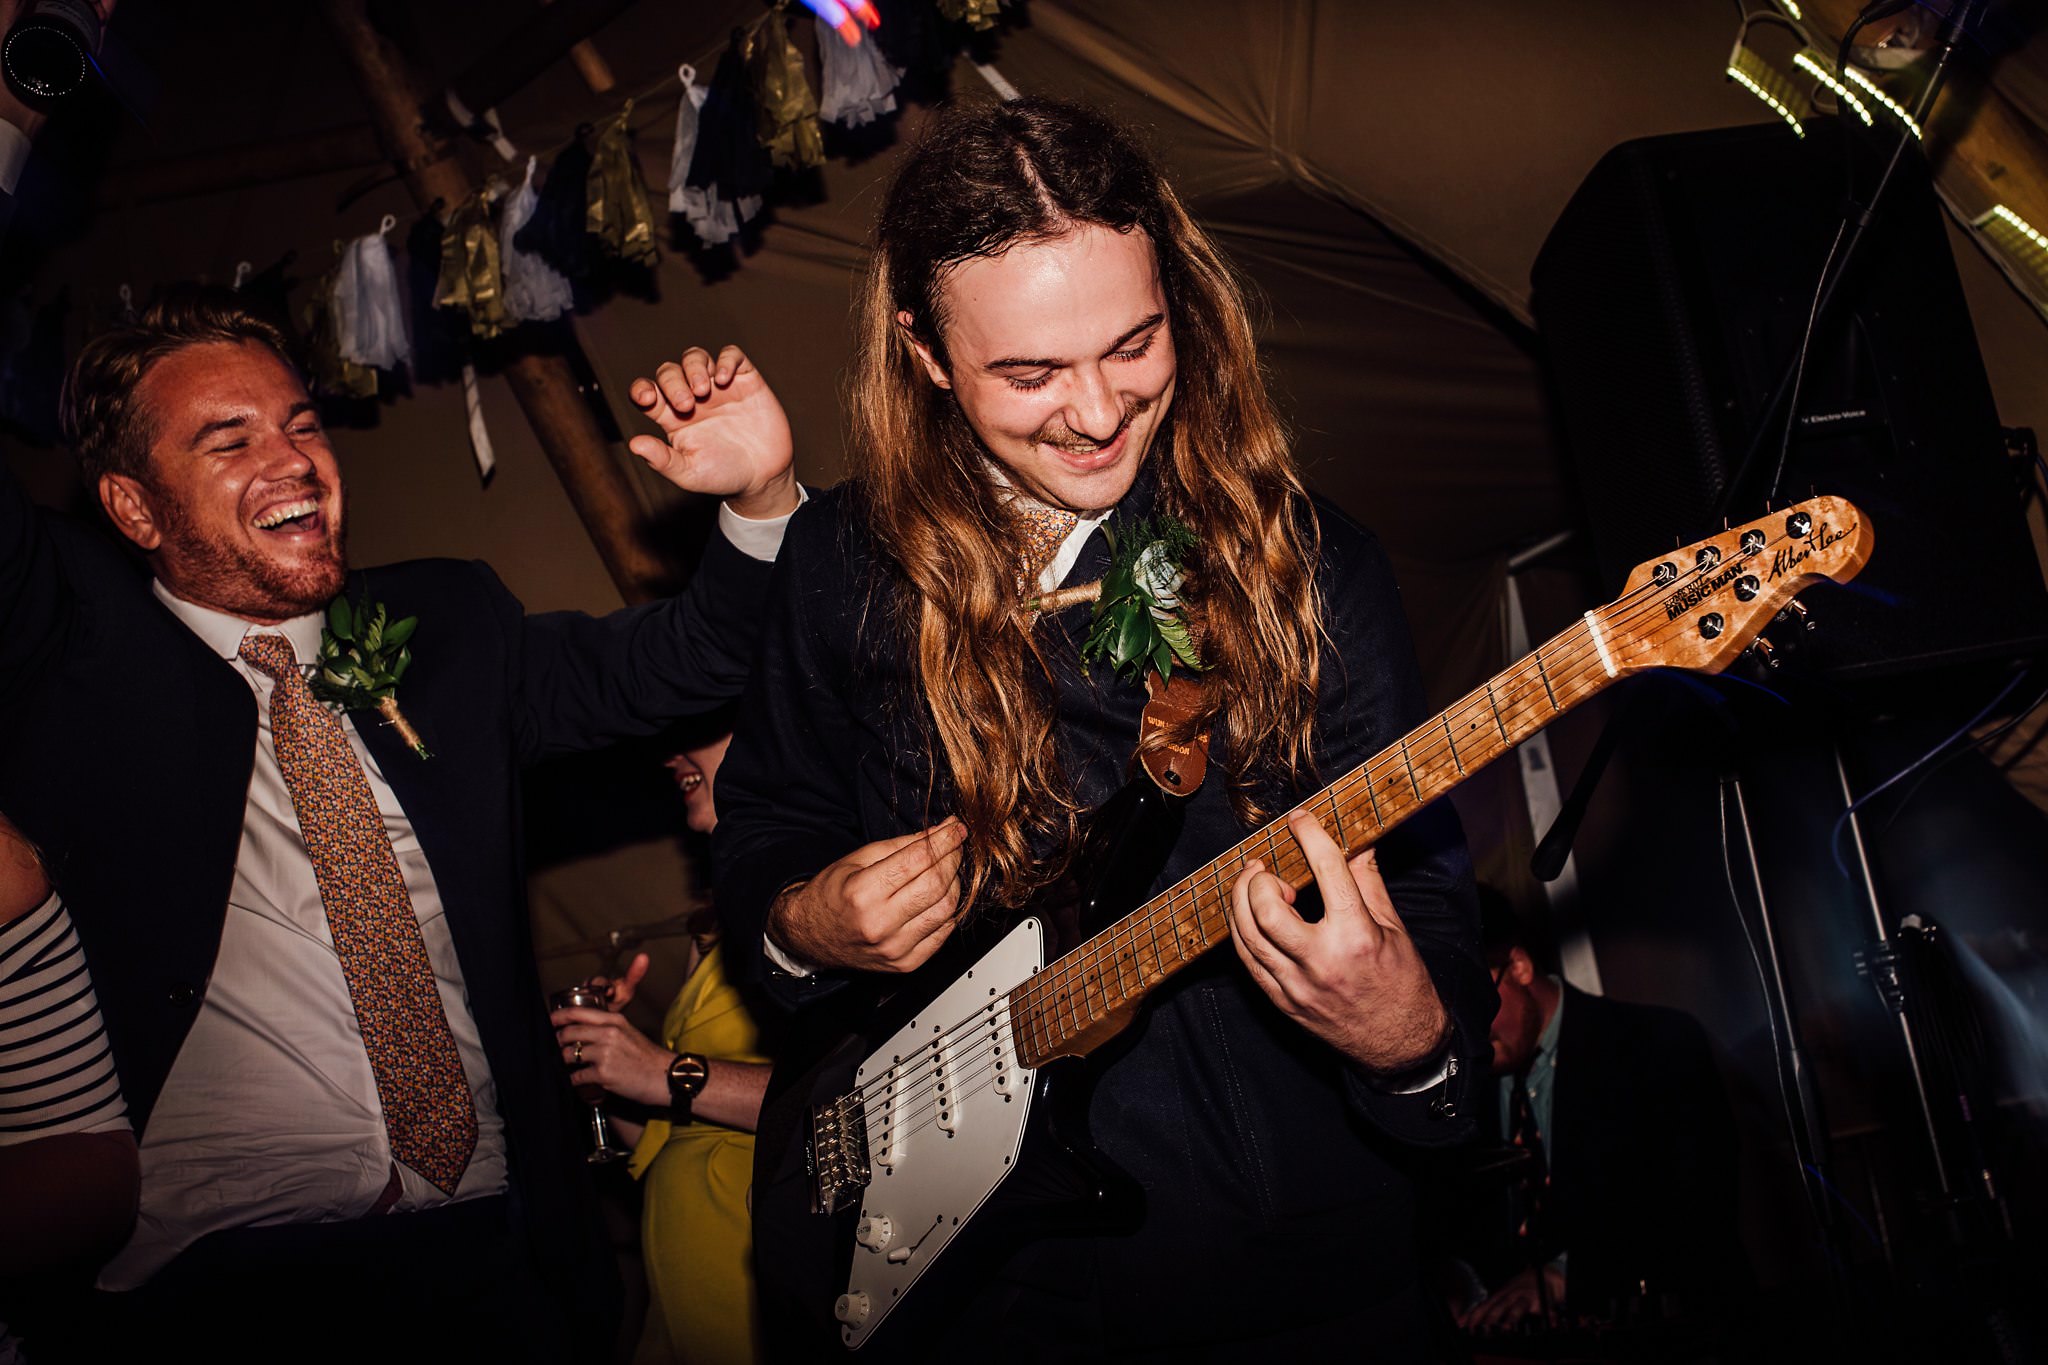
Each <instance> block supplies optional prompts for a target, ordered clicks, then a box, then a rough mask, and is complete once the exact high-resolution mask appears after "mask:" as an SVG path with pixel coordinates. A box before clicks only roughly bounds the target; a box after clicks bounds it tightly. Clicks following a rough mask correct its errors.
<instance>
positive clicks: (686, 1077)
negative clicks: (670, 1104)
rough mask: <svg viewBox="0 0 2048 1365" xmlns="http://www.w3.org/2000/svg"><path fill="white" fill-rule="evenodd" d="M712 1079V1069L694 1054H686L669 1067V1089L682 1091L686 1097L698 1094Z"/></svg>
mask: <svg viewBox="0 0 2048 1365" xmlns="http://www.w3.org/2000/svg"><path fill="white" fill-rule="evenodd" d="M710 1079H711V1071H710V1068H709V1067H707V1066H706V1065H705V1063H704V1059H703V1058H702V1057H699V1056H698V1055H697V1054H696V1053H694V1052H686V1053H684V1054H683V1055H682V1056H680V1057H678V1058H676V1059H675V1060H674V1061H673V1062H670V1063H669V1065H668V1084H669V1089H671V1090H677V1091H681V1092H682V1093H683V1094H685V1095H694V1094H696V1093H697V1092H698V1091H700V1090H702V1089H703V1088H704V1083H705V1082H706V1081H708V1080H710Z"/></svg>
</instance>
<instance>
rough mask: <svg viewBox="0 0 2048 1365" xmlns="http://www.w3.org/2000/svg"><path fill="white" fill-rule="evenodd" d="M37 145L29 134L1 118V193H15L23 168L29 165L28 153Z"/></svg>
mask: <svg viewBox="0 0 2048 1365" xmlns="http://www.w3.org/2000/svg"><path fill="white" fill-rule="evenodd" d="M33 146H35V144H34V143H33V142H30V141H29V139H28V134H27V133H24V132H22V131H21V129H19V128H17V127H15V126H14V125H13V124H11V123H9V122H8V121H7V120H6V119H0V194H13V193H14V187H15V186H16V185H19V184H20V183H21V168H22V167H24V166H26V165H28V153H29V149H30V148H31V147H33Z"/></svg>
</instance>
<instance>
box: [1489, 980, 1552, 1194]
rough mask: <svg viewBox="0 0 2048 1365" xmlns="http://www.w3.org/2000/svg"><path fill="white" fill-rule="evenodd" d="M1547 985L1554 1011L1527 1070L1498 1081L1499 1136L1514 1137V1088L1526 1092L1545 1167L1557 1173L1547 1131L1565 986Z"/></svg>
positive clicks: (1537, 1041) (1550, 1135) (1504, 1138)
mask: <svg viewBox="0 0 2048 1365" xmlns="http://www.w3.org/2000/svg"><path fill="white" fill-rule="evenodd" d="M1550 984H1551V986H1552V987H1554V988H1555V989H1556V991H1557V1008H1556V1009H1554V1010H1552V1011H1551V1012H1550V1022H1549V1023H1547V1024H1545V1025H1544V1026H1543V1033H1542V1035H1541V1036H1540V1037H1538V1038H1537V1040H1536V1055H1535V1056H1534V1057H1532V1058H1531V1059H1530V1060H1529V1070H1528V1071H1527V1072H1526V1073H1525V1074H1523V1075H1521V1076H1503V1077H1501V1078H1500V1135H1501V1138H1502V1139H1503V1140H1506V1139H1509V1138H1512V1137H1513V1136H1514V1122H1515V1087H1516V1086H1517V1085H1520V1086H1522V1087H1524V1088H1525V1089H1527V1091H1528V1092H1529V1108H1530V1111H1531V1112H1533V1113H1534V1114H1535V1115H1536V1131H1537V1132H1538V1133H1540V1134H1542V1136H1543V1160H1544V1163H1545V1164H1546V1165H1548V1166H1549V1167H1550V1169H1552V1170H1556V1169H1557V1143H1556V1141H1555V1139H1554V1137H1553V1135H1552V1133H1551V1128H1550V1101H1551V1097H1552V1096H1554V1095H1555V1094H1556V1093H1557V1034H1558V1029H1559V1028H1560V1026H1561V1025H1562V1024H1563V1023H1564V982H1563V980H1562V979H1560V978H1558V977H1556V976H1553V977H1551V978H1550Z"/></svg>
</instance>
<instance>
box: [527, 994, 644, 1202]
mask: <svg viewBox="0 0 2048 1365" xmlns="http://www.w3.org/2000/svg"><path fill="white" fill-rule="evenodd" d="M605 1004H606V1002H605V998H604V993H603V992H602V991H596V990H592V989H591V988H590V987H588V986H570V987H568V988H567V989H566V990H559V991H556V992H555V993H554V994H553V995H551V996H549V997H548V1008H549V1009H556V1010H576V1009H582V1010H601V1009H603V1008H605ZM576 1098H577V1099H579V1100H582V1101H583V1102H584V1103H585V1104H587V1105H589V1106H590V1141H591V1151H590V1154H589V1155H588V1156H586V1157H584V1158H583V1159H584V1160H585V1161H588V1162H590V1163H592V1164H593V1165H595V1164H598V1163H602V1162H606V1161H619V1160H623V1159H624V1158H626V1157H629V1156H631V1155H633V1154H632V1153H631V1152H629V1151H627V1150H626V1149H625V1148H623V1147H621V1146H619V1145H618V1144H616V1143H614V1142H613V1141H612V1130H611V1125H610V1124H608V1123H606V1122H605V1121H604V1087H603V1086H601V1085H595V1084H592V1083H590V1082H587V1081H586V1082H584V1083H583V1084H581V1085H579V1086H577V1087H576Z"/></svg>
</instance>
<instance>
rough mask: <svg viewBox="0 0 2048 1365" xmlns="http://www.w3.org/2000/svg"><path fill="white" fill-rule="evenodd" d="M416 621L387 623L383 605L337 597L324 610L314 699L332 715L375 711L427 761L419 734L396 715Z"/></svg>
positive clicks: (314, 672)
mask: <svg viewBox="0 0 2048 1365" xmlns="http://www.w3.org/2000/svg"><path fill="white" fill-rule="evenodd" d="M419 623H420V618H419V617H417V616H408V617H406V618H405V619H404V620H402V621H392V620H390V619H389V617H388V614H387V613H386V612H385V610H384V604H383V603H382V602H375V603H370V602H359V603H357V604H356V605H355V607H353V608H351V607H350V606H349V604H348V598H346V597H337V598H335V599H334V601H333V602H331V603H329V604H328V607H327V628H326V629H325V630H323V631H321V632H320V664H319V667H317V668H315V669H314V670H313V677H312V679H311V685H312V688H313V695H314V696H315V697H318V698H319V699H320V700H321V701H323V702H325V703H326V704H327V705H329V706H331V707H333V708H334V709H335V710H337V711H375V712H376V713H377V714H378V715H380V716H382V717H383V718H384V720H385V723H386V724H388V725H390V726H391V728H392V729H394V730H396V731H398V737H399V738H400V739H402V740H404V741H405V742H406V744H407V745H409V746H410V747H411V749H412V751H413V752H414V753H416V754H418V755H419V756H420V757H421V758H423V759H424V758H432V757H433V755H432V754H430V753H428V752H427V746H426V743H425V742H424V741H423V740H421V739H420V734H419V731H417V730H415V729H413V728H412V723H411V722H410V721H408V720H407V719H406V718H405V713H404V712H402V711H400V710H399V709H398V680H399V679H400V678H403V677H404V676H405V670H406V669H408V668H410V667H411V666H412V649H411V647H410V646H409V645H408V644H407V643H406V641H408V640H410V639H412V633H413V631H414V630H415V629H417V628H418V626H419Z"/></svg>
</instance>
